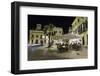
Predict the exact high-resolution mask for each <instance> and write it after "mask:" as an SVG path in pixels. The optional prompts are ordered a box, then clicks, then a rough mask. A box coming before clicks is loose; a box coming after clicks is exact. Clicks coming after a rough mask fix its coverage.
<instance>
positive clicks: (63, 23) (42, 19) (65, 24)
mask: <svg viewBox="0 0 100 76" xmlns="http://www.w3.org/2000/svg"><path fill="white" fill-rule="evenodd" d="M74 19H75V17H71V16H46V15H28V32H29V30H30V29H35V28H36V24H42V28H43V27H44V26H45V25H48V24H50V23H51V24H53V25H54V26H56V27H62V28H63V31H64V33H68V30H69V27H70V26H71V24H72V22H73V20H74Z"/></svg>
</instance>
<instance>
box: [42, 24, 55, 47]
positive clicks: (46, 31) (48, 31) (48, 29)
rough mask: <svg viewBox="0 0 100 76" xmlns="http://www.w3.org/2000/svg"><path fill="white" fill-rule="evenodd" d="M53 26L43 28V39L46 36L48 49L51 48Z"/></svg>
mask: <svg viewBox="0 0 100 76" xmlns="http://www.w3.org/2000/svg"><path fill="white" fill-rule="evenodd" d="M53 28H54V25H53V24H49V25H46V26H44V29H43V30H44V34H45V39H46V36H48V38H49V41H48V47H51V36H53V35H54V31H53Z"/></svg>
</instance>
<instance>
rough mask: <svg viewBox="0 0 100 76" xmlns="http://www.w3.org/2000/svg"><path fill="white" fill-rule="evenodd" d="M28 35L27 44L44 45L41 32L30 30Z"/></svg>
mask: <svg viewBox="0 0 100 76" xmlns="http://www.w3.org/2000/svg"><path fill="white" fill-rule="evenodd" d="M29 34H30V35H29V44H41V45H43V44H44V39H43V36H44V33H43V31H37V30H30V33H29Z"/></svg>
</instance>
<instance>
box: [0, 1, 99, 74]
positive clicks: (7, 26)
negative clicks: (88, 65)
mask: <svg viewBox="0 0 100 76" xmlns="http://www.w3.org/2000/svg"><path fill="white" fill-rule="evenodd" d="M13 1H14V0H0V76H13V74H11V73H10V55H11V54H10V53H11V48H10V47H11V39H10V38H11V37H10V36H11V32H10V30H11V15H10V14H11V5H10V4H11V2H13ZM16 1H17V0H16ZM21 1H29V2H44V3H58V4H74V5H90V6H98V7H99V8H98V11H99V13H100V0H21ZM98 20H100V14H99V15H98ZM98 22H99V21H98ZM99 24H100V22H99ZM99 24H98V25H99ZM98 28H100V26H98ZM98 32H100V30H99V31H98ZM98 37H99V38H98V39H99V40H98V42H100V34H99V36H98ZM98 45H100V43H98ZM98 50H100V49H98ZM98 57H99V58H100V52H99V56H98ZM98 60H99V67H100V59H98ZM99 74H100V68H99V70H85V71H70V72H69V71H67V72H66V71H65V72H54V73H40V74H34V76H55V75H56V76H62V75H63V76H66V75H67V76H74V75H75V76H76V75H77V76H85V75H89V76H94V75H95V76H99ZM31 75H33V74H26V76H31ZM21 76H23V75H21Z"/></svg>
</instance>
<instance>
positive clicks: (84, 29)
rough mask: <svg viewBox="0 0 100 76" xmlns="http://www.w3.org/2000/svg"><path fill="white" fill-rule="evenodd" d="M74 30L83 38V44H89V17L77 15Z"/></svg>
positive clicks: (73, 25)
mask: <svg viewBox="0 0 100 76" xmlns="http://www.w3.org/2000/svg"><path fill="white" fill-rule="evenodd" d="M72 31H73V33H74V34H78V35H80V36H81V38H82V45H84V46H86V47H87V46H88V18H87V17H76V18H75V20H74V21H73V23H72Z"/></svg>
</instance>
